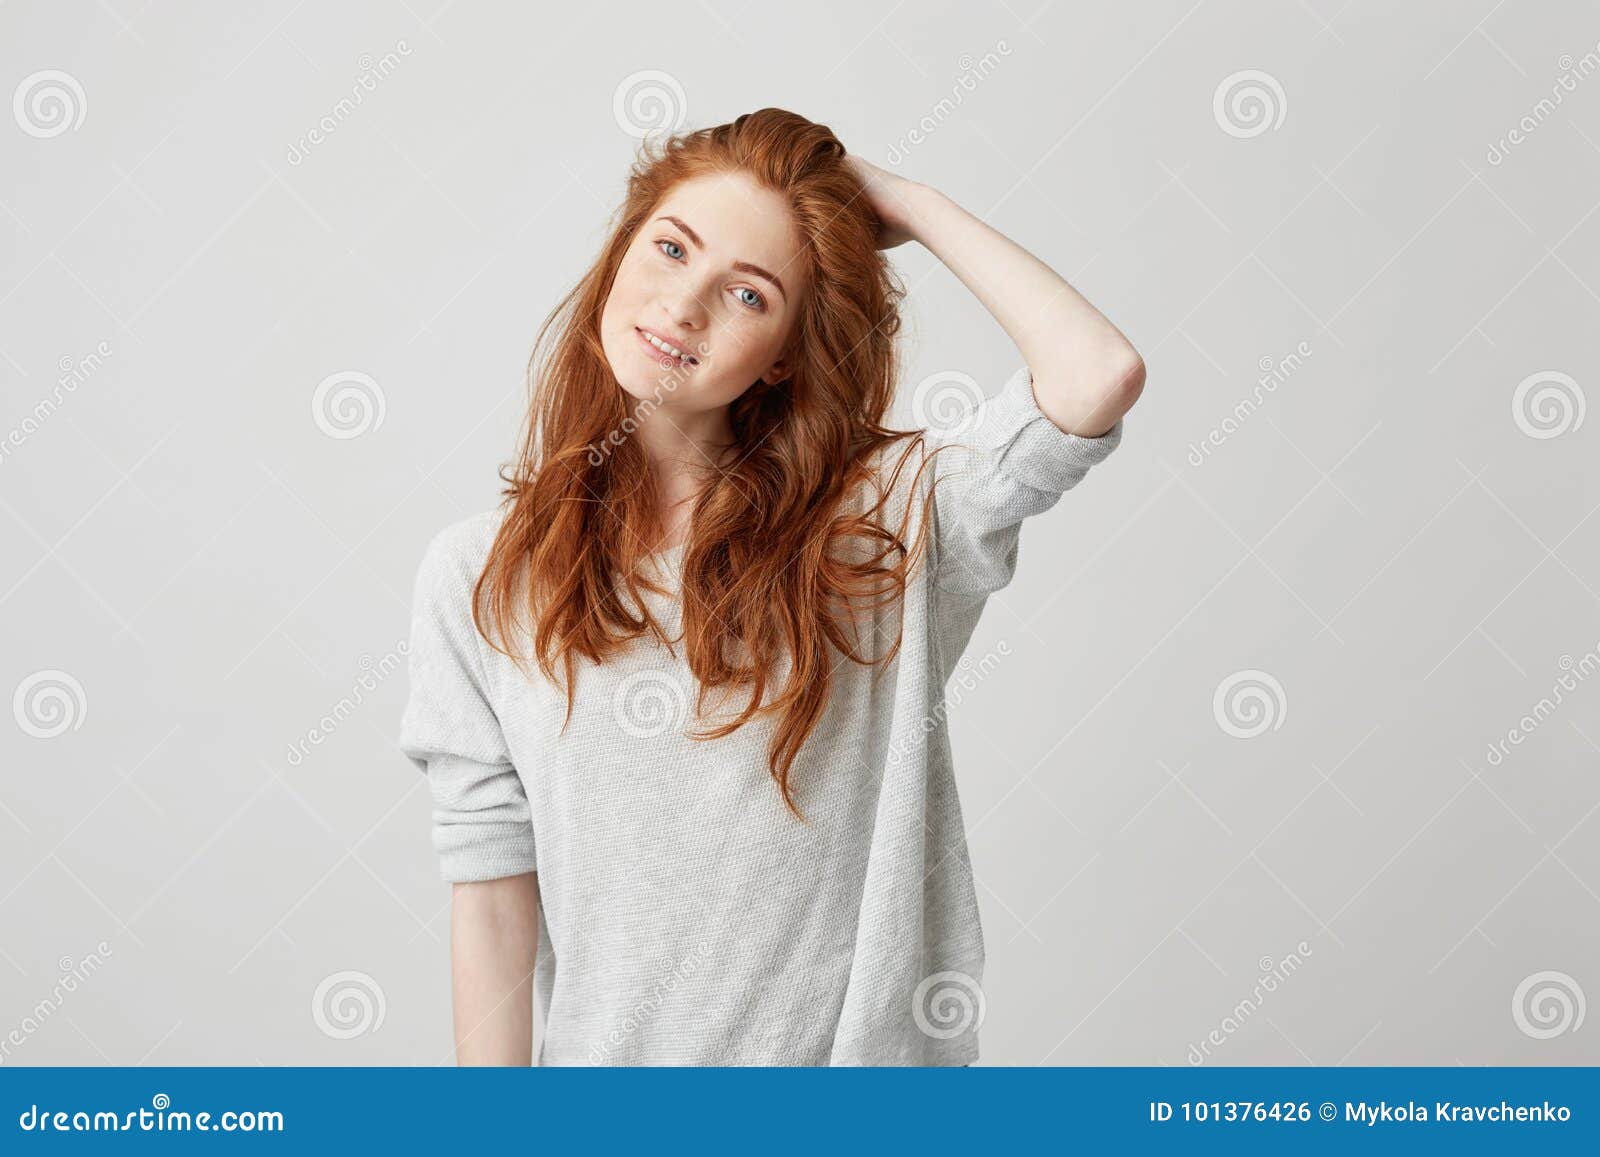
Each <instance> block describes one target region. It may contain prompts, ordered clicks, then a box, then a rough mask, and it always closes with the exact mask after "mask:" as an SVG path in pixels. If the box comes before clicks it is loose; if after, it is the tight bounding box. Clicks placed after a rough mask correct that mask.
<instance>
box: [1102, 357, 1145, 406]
mask: <svg viewBox="0 0 1600 1157" xmlns="http://www.w3.org/2000/svg"><path fill="white" fill-rule="evenodd" d="M1111 380H1112V383H1113V384H1112V386H1111V389H1110V395H1111V397H1113V398H1114V399H1116V400H1118V401H1120V402H1122V403H1123V406H1122V409H1123V411H1124V412H1126V411H1127V410H1128V409H1129V408H1131V407H1132V406H1133V404H1134V403H1135V402H1137V401H1138V400H1139V395H1140V394H1142V393H1144V358H1142V357H1140V356H1139V351H1138V350H1136V349H1134V348H1133V347H1132V346H1129V347H1127V350H1126V352H1125V353H1124V354H1123V356H1122V357H1121V358H1119V359H1118V360H1117V363H1116V365H1115V367H1114V368H1113V371H1112V376H1111Z"/></svg>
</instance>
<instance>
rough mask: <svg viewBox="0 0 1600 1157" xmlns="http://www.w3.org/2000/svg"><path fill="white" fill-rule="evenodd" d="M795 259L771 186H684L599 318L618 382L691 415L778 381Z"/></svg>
mask: <svg viewBox="0 0 1600 1157" xmlns="http://www.w3.org/2000/svg"><path fill="white" fill-rule="evenodd" d="M799 255H800V239H799V237H798V236H797V232H796V230H795V228H794V225H793V222H792V220H791V218H790V215H789V210H788V207H787V206H786V205H785V204H784V202H783V199H782V198H781V197H779V196H778V195H777V194H776V193H774V192H772V191H771V190H770V189H766V188H764V187H762V186H760V185H758V184H757V183H756V182H755V181H753V180H752V179H750V178H749V177H746V176H744V175H743V174H738V173H721V174H716V175H714V176H706V177H697V178H695V179H693V180H690V181H684V182H682V183H680V184H679V185H678V186H677V187H675V188H674V189H673V190H672V191H671V192H670V193H668V194H667V196H666V197H665V198H663V199H662V202H661V204H659V205H657V206H656V208H655V209H654V211H652V213H651V214H650V216H649V217H648V218H647V219H646V220H645V222H644V224H642V225H641V226H640V227H639V231H638V233H637V234H636V235H635V236H634V238H633V241H632V243H631V244H630V245H629V246H628V251H627V253H625V254H624V255H623V258H622V264H621V266H620V268H618V270H617V276H616V280H615V282H614V283H613V284H612V287H611V293H610V296H608V297H607V298H606V304H605V309H604V311H603V312H602V314H601V318H600V339H601V343H602V345H603V347H604V349H605V354H606V359H607V361H609V362H610V363H611V371H612V373H613V374H614V375H615V376H616V379H617V382H618V384H620V385H621V386H622V388H623V389H624V390H626V391H627V392H628V393H629V394H631V395H632V396H634V397H635V398H638V399H640V400H652V401H656V402H658V403H659V404H660V405H661V406H662V407H663V408H671V409H675V410H678V411H679V412H681V413H685V414H687V413H695V412H700V411H706V410H712V409H715V408H717V407H720V406H726V405H727V404H728V403H730V402H732V401H733V400H734V399H735V398H737V397H739V395H740V394H742V393H744V392H745V391H746V390H747V389H749V388H750V387H751V386H752V385H754V384H755V383H756V381H757V380H758V379H761V380H765V381H768V382H776V381H782V380H783V378H784V377H786V376H787V375H788V374H789V372H790V368H791V365H792V363H791V362H789V361H787V360H785V359H784V358H783V354H784V347H785V345H786V343H787V342H788V341H789V339H790V337H791V336H792V334H793V329H794V321H795V318H796V317H797V316H798V314H799V308H800V301H801V295H802V294H803V293H804V292H805V290H806V286H805V284H804V270H803V268H802V262H800V261H799V260H798V258H799ZM644 331H649V333H651V334H652V335H654V336H655V337H656V338H657V339H659V340H662V341H665V342H666V343H668V344H669V345H671V346H673V347H674V348H675V349H676V350H677V351H679V352H681V353H685V354H688V355H689V357H690V359H691V360H683V359H680V358H679V357H677V356H676V355H674V354H673V353H669V352H667V351H664V350H662V349H661V348H659V347H658V346H654V345H652V344H650V342H649V341H648V340H647V339H646V338H645V336H644Z"/></svg>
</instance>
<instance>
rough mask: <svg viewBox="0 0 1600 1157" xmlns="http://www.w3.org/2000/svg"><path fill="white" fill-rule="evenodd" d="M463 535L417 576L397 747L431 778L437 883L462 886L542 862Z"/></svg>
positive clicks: (449, 540) (431, 551)
mask: <svg viewBox="0 0 1600 1157" xmlns="http://www.w3.org/2000/svg"><path fill="white" fill-rule="evenodd" d="M461 537H462V536H461V535H460V534H459V533H458V532H457V531H456V530H455V528H451V529H449V530H446V531H444V532H442V533H441V534H439V535H438V536H437V537H435V538H434V540H433V541H432V542H431V543H430V544H429V546H428V549H427V551H426V553H425V554H424V556H423V560H422V564H421V566H420V567H419V568H418V571H417V579H416V588H415V592H414V595H413V599H412V612H411V642H410V651H409V652H408V662H409V667H410V677H411V689H410V696H409V698H408V699H407V702H406V706H405V711H404V713H403V715H402V717H401V723H400V739H399V746H400V750H401V752H402V753H403V754H404V755H405V756H406V757H407V758H408V759H410V760H411V762H412V763H413V764H415V766H416V767H417V769H418V770H419V771H421V772H423V773H424V774H425V775H426V776H427V777H428V787H429V791H430V793H431V795H432V798H433V826H432V836H433V846H434V850H435V852H436V853H437V854H438V859H439V869H440V875H441V876H442V877H443V878H444V879H445V880H448V881H452V882H460V883H464V882H468V881H476V880H496V879H500V878H502V877H505V876H517V875H521V874H523V873H525V872H532V871H534V870H535V859H534V840H533V824H532V822H531V816H530V814H529V807H528V797H527V793H526V791H525V790H524V788H523V785H522V779H521V777H520V776H519V775H518V773H517V769H516V768H515V767H514V766H513V765H512V762H511V756H510V753H509V751H508V750H507V746H506V740H505V736H504V734H503V733H502V731H501V728H500V721H499V719H498V717H497V716H496V715H495V712H494V708H493V707H492V706H491V704H490V701H489V692H488V686H487V680H486V678H485V674H484V665H483V652H482V650H481V640H480V638H479V636H478V632H477V627H476V626H475V625H474V623H473V621H472V611H471V598H472V588H473V585H474V583H475V582H476V579H477V575H476V573H475V570H474V568H473V566H472V564H471V562H470V559H469V558H468V557H467V552H466V551H465V550H464V549H463V545H464V544H463V543H462V542H461Z"/></svg>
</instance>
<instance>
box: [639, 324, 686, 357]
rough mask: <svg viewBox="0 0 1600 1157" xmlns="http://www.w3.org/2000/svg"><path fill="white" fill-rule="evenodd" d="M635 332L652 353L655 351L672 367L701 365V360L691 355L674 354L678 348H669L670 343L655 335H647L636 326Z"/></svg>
mask: <svg viewBox="0 0 1600 1157" xmlns="http://www.w3.org/2000/svg"><path fill="white" fill-rule="evenodd" d="M633 332H634V333H635V334H637V335H638V336H639V340H640V341H641V342H643V343H644V344H645V345H646V346H648V347H649V348H650V349H651V350H652V351H654V352H655V353H656V354H659V355H660V356H661V358H663V359H664V360H666V361H667V362H669V363H670V364H672V365H678V366H697V365H699V364H700V359H699V358H697V357H695V356H694V355H693V354H691V353H683V354H675V353H673V352H672V350H673V349H676V348H677V347H676V346H673V347H672V348H667V345H668V343H665V342H662V341H661V339H660V338H656V337H654V335H652V334H649V333H647V332H646V331H645V330H643V329H641V328H640V327H639V326H634V327H633ZM658 343H659V344H658Z"/></svg>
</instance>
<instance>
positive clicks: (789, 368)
mask: <svg viewBox="0 0 1600 1157" xmlns="http://www.w3.org/2000/svg"><path fill="white" fill-rule="evenodd" d="M793 372H794V359H792V358H789V357H781V358H779V359H778V360H777V361H775V362H773V363H772V364H771V365H770V366H768V367H767V368H766V369H765V370H764V371H762V374H761V380H762V381H764V382H766V383H768V384H769V385H775V384H777V383H778V382H781V381H783V380H784V379H785V378H787V377H788V376H789V375H790V374H792V373H793Z"/></svg>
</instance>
